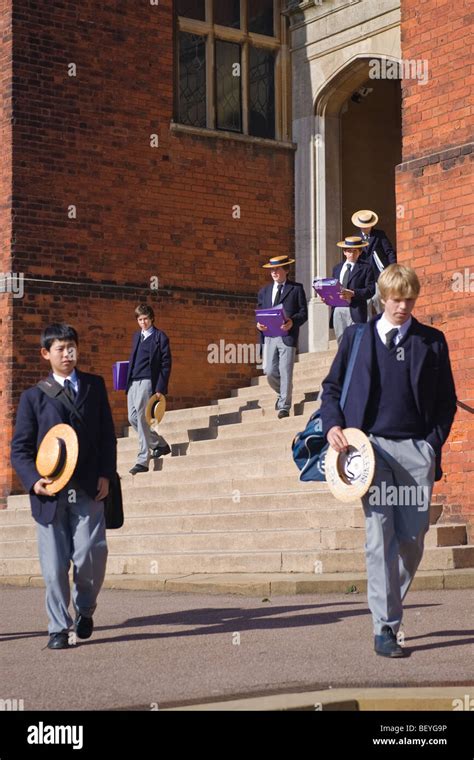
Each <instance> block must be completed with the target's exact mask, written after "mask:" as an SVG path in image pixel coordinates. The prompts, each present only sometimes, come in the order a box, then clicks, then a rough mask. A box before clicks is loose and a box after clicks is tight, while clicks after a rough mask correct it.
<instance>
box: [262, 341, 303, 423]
mask: <svg viewBox="0 0 474 760" xmlns="http://www.w3.org/2000/svg"><path fill="white" fill-rule="evenodd" d="M295 357H296V348H295V347H294V346H287V345H286V344H285V343H283V338H265V343H264V345H263V371H264V373H265V375H266V376H267V380H268V384H269V386H270V388H273V390H274V391H275V393H278V399H277V402H276V405H275V406H276V409H278V410H280V409H285V410H286V411H287V412H289V411H290V409H291V396H292V393H293V367H294V364H295Z"/></svg>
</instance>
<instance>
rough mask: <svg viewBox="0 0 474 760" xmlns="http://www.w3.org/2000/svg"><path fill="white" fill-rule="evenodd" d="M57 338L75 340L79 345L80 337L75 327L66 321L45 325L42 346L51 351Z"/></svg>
mask: <svg viewBox="0 0 474 760" xmlns="http://www.w3.org/2000/svg"><path fill="white" fill-rule="evenodd" d="M55 340H73V341H74V342H75V343H76V345H79V338H78V335H77V332H76V331H75V329H74V327H71V325H67V324H66V322H55V323H54V324H52V325H48V327H45V328H44V330H43V332H42V333H41V347H42V348H45V349H46V351H49V350H50V348H51V346H52V345H53V343H54V341H55Z"/></svg>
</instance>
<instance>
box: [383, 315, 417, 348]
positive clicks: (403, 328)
mask: <svg viewBox="0 0 474 760" xmlns="http://www.w3.org/2000/svg"><path fill="white" fill-rule="evenodd" d="M411 322H412V318H411V317H408V319H407V321H406V322H404V323H403V325H392V323H391V322H389V321H388V319H387V317H386V316H385V314H382V316H381V317H380V319H379V320H378V321H377V332H378V335H379V338H380V340H381V341H382V343H383V344H384V346H385V345H386V343H385V336H386V334H387V333H388V332H390V330H393V328H394V327H397V328H398V333H397V334H396V335H395V338H394V341H393V344H394V345H395V346H398V344H399V343H400V341H401V340H403V338H404V337H405V335H406V334H407V332H408V330H409V329H410V325H411Z"/></svg>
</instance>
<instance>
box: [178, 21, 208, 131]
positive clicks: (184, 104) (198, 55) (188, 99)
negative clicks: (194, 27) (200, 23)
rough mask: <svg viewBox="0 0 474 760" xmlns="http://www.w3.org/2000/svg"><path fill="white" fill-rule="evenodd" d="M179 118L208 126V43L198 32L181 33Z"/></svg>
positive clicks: (186, 122)
mask: <svg viewBox="0 0 474 760" xmlns="http://www.w3.org/2000/svg"><path fill="white" fill-rule="evenodd" d="M179 120H180V122H181V123H182V124H190V125H192V126H193V127H205V126H206V43H205V38H204V37H200V36H198V35H197V34H186V32H181V34H180V35H179Z"/></svg>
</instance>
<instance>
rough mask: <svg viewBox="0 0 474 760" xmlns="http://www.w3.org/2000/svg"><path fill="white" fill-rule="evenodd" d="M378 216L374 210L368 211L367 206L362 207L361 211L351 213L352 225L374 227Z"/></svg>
mask: <svg viewBox="0 0 474 760" xmlns="http://www.w3.org/2000/svg"><path fill="white" fill-rule="evenodd" d="M378 220H379V218H378V216H377V214H376V213H375V211H370V210H369V209H367V208H363V209H362V210H361V211H356V212H355V214H352V217H351V222H352V224H353V225H354V227H375V225H376V224H377V222H378Z"/></svg>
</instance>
